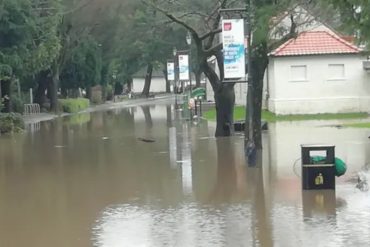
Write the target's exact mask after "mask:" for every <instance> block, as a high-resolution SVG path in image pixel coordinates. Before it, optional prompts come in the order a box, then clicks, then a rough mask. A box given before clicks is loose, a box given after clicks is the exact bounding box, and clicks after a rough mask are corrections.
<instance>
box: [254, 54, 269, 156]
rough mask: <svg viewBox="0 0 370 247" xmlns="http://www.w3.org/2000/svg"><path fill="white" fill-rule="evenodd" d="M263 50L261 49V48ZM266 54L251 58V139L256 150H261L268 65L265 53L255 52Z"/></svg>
mask: <svg viewBox="0 0 370 247" xmlns="http://www.w3.org/2000/svg"><path fill="white" fill-rule="evenodd" d="M262 49H263V48H262ZM256 53H259V54H266V55H262V56H260V57H254V58H252V73H253V77H252V81H253V89H254V90H253V137H254V143H255V145H256V148H258V149H261V148H262V134H261V118H262V95H263V78H264V75H265V71H266V67H267V65H268V57H267V52H265V53H263V52H256Z"/></svg>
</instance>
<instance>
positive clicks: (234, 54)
mask: <svg viewBox="0 0 370 247" xmlns="http://www.w3.org/2000/svg"><path fill="white" fill-rule="evenodd" d="M222 42H223V50H224V73H225V79H232V78H244V77H245V46H244V20H243V19H230V20H222Z"/></svg>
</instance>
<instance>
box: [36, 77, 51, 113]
mask: <svg viewBox="0 0 370 247" xmlns="http://www.w3.org/2000/svg"><path fill="white" fill-rule="evenodd" d="M49 79H50V78H49V71H42V72H41V73H40V74H39V76H38V86H37V90H36V94H35V103H37V104H39V105H40V107H43V106H44V104H45V101H46V94H45V91H46V89H47V86H48V82H49Z"/></svg>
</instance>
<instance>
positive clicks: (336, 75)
mask: <svg viewBox="0 0 370 247" xmlns="http://www.w3.org/2000/svg"><path fill="white" fill-rule="evenodd" d="M363 60H365V58H364V57H362V56H360V55H320V56H296V57H275V58H271V59H270V61H271V62H270V65H269V71H268V73H269V76H268V77H269V98H268V109H269V110H270V111H272V112H274V113H277V114H314V113H341V112H370V76H369V74H368V73H367V72H365V70H363V67H362V61H363ZM338 66H339V67H338ZM304 67H305V68H306V69H305V71H306V72H305V73H304V72H303V71H304V69H303V68H304ZM338 68H339V69H338ZM341 68H342V69H343V70H342V69H341ZM304 74H305V76H304Z"/></svg>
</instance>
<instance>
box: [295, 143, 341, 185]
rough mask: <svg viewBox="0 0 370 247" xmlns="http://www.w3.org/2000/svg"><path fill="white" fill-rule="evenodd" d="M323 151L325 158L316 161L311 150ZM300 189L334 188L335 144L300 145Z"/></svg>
mask: <svg viewBox="0 0 370 247" xmlns="http://www.w3.org/2000/svg"><path fill="white" fill-rule="evenodd" d="M313 151H314V152H315V151H316V152H317V151H319V152H325V153H326V155H324V156H325V157H326V158H325V159H324V160H323V161H322V162H320V163H317V162H315V161H314V159H313V157H314V155H313V154H312V152H313ZM301 155H302V156H301V158H302V189H303V190H327V189H329V190H335V146H334V145H301Z"/></svg>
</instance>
